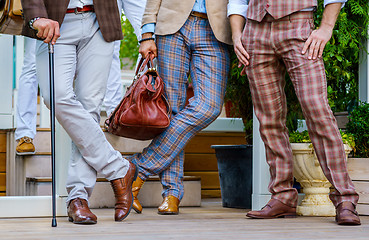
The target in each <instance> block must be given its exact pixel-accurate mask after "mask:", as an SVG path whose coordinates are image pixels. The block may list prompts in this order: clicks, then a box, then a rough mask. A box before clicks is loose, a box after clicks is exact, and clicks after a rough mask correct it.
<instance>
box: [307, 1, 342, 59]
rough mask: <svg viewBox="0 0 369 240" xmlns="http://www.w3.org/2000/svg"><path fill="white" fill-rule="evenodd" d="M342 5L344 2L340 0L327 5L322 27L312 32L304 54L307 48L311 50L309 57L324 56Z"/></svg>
mask: <svg viewBox="0 0 369 240" xmlns="http://www.w3.org/2000/svg"><path fill="white" fill-rule="evenodd" d="M341 6H342V3H340V2H338V3H331V4H328V5H327V6H325V9H324V12H323V18H322V22H321V23H320V28H319V29H317V30H314V31H313V32H312V33H311V35H310V36H309V38H308V40H307V41H306V42H305V44H304V47H303V48H302V52H301V53H302V54H305V53H306V52H307V50H309V56H308V59H314V60H315V59H316V58H317V57H319V58H321V57H322V56H323V51H324V48H325V45H326V44H327V42H328V41H329V39H331V37H332V32H333V28H334V25H335V24H336V20H337V17H338V14H339V13H340V10H341Z"/></svg>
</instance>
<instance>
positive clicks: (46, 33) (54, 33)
mask: <svg viewBox="0 0 369 240" xmlns="http://www.w3.org/2000/svg"><path fill="white" fill-rule="evenodd" d="M33 28H34V29H36V30H37V37H39V38H41V39H44V42H45V43H49V42H51V44H55V42H56V40H57V39H58V38H59V37H60V31H59V23H58V22H57V21H54V20H51V19H47V18H40V19H37V20H36V21H35V22H34V23H33Z"/></svg>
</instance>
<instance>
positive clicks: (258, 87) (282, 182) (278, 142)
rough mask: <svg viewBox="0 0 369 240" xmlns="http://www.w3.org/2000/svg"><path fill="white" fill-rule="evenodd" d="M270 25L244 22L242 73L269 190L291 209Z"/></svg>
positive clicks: (280, 71) (279, 75)
mask: <svg viewBox="0 0 369 240" xmlns="http://www.w3.org/2000/svg"><path fill="white" fill-rule="evenodd" d="M271 25H272V23H270V22H266V21H263V22H261V23H258V22H255V21H252V20H250V21H249V20H248V21H247V25H246V26H245V31H244V35H243V45H244V47H245V49H246V51H248V52H249V54H250V65H249V66H247V67H246V73H247V76H248V79H249V82H250V90H251V94H252V101H253V105H254V109H255V114H256V116H257V118H258V119H259V122H260V134H261V137H262V139H263V142H264V144H265V150H266V159H267V163H268V164H269V171H270V175H271V179H270V183H269V191H270V192H271V193H272V199H276V200H278V201H280V202H282V203H283V204H285V205H287V206H289V207H290V208H295V207H296V205H297V191H296V189H294V188H293V173H292V170H293V167H292V150H291V146H290V143H289V136H288V130H287V127H286V114H287V105H286V96H285V94H284V86H285V83H284V77H285V67H284V65H283V63H282V62H280V60H279V59H278V57H277V56H276V54H275V52H274V49H273V48H272V46H271V42H270V41H271V38H272V35H271V34H272V33H271ZM277 215H278V214H277Z"/></svg>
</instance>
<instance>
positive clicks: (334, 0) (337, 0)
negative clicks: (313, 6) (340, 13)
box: [324, 0, 347, 8]
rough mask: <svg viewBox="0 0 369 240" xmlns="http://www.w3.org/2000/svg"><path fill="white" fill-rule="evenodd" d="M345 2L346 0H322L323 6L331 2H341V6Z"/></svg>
mask: <svg viewBox="0 0 369 240" xmlns="http://www.w3.org/2000/svg"><path fill="white" fill-rule="evenodd" d="M345 2H347V0H324V7H325V6H327V5H328V4H331V3H342V7H341V8H343V7H344V6H345Z"/></svg>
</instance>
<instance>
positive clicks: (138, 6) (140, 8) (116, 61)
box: [104, 0, 146, 116]
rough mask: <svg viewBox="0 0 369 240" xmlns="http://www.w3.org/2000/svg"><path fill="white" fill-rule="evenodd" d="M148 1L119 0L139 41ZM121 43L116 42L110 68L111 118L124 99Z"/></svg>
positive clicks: (108, 105)
mask: <svg viewBox="0 0 369 240" xmlns="http://www.w3.org/2000/svg"><path fill="white" fill-rule="evenodd" d="M145 6H146V0H118V8H119V9H123V12H124V14H125V16H126V17H127V19H128V21H129V22H130V23H131V25H132V27H133V29H134V32H135V34H136V36H137V39H141V21H142V15H143V13H144V11H145ZM119 50H120V41H115V42H114V54H113V62H112V65H111V68H110V74H109V80H108V85H107V88H106V94H105V99H104V105H105V107H106V113H107V115H108V116H109V115H110V113H112V112H113V111H114V109H115V107H116V106H117V105H118V104H119V102H120V101H121V100H122V97H123V86H122V81H121V78H122V76H121V69H120V58H119Z"/></svg>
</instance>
